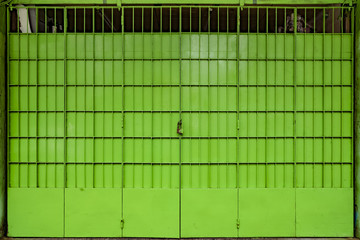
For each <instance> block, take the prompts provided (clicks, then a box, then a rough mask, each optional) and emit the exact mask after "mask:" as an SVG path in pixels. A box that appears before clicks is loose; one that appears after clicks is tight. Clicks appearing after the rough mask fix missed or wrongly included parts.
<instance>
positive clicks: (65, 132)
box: [63, 8, 68, 236]
mask: <svg viewBox="0 0 360 240" xmlns="http://www.w3.org/2000/svg"><path fill="white" fill-rule="evenodd" d="M67 13H68V9H67V8H64V83H63V84H64V86H63V90H64V133H63V134H64V136H63V137H64V165H63V167H64V186H63V187H64V199H63V201H64V203H65V196H66V187H67V186H66V185H67V179H66V178H67V130H66V120H67V114H66V109H67V101H66V99H67V94H66V93H67V89H66V88H67V74H66V72H67V27H68V21H67V20H68V19H67ZM63 216H64V220H63V225H64V226H65V206H64V210H63ZM63 236H65V228H64V230H63Z"/></svg>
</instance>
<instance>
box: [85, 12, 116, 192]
mask: <svg viewBox="0 0 360 240" xmlns="http://www.w3.org/2000/svg"><path fill="white" fill-rule="evenodd" d="M83 11H84V18H83V21H84V25H83V27H84V42H83V54H84V59H83V61H84V98H83V100H84V121H83V129H84V139H83V141H84V152H83V154H84V160H83V161H84V162H86V142H87V136H88V135H87V134H86V125H87V124H86V116H87V115H88V112H87V111H86V110H87V109H86V89H87V82H86V73H87V71H86V65H87V61H86V39H87V34H86V8H84V9H83ZM113 129H114V128H113ZM82 167H83V170H84V176H83V177H84V186H83V187H87V184H86V174H87V171H86V167H87V165H86V164H84V165H83V166H82Z"/></svg>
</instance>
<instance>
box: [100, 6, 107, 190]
mask: <svg viewBox="0 0 360 240" xmlns="http://www.w3.org/2000/svg"><path fill="white" fill-rule="evenodd" d="M101 12H102V19H101V25H102V27H101V36H102V80H103V82H102V84H101V90H102V123H103V124H102V138H101V143H102V158H103V159H102V161H101V170H102V178H103V179H102V187H103V188H105V179H106V178H105V164H104V162H105V161H104V159H105V137H106V133H105V121H106V113H105V39H106V38H105V9H104V8H101Z"/></svg>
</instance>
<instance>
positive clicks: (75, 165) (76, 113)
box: [73, 8, 81, 188]
mask: <svg viewBox="0 0 360 240" xmlns="http://www.w3.org/2000/svg"><path fill="white" fill-rule="evenodd" d="M77 11H78V9H77V8H74V32H75V33H74V35H75V43H74V45H75V60H74V64H75V73H74V75H75V83H74V85H75V86H74V88H75V91H74V92H75V107H74V109H75V112H74V115H75V124H74V125H75V127H74V129H75V138H74V149H75V156H74V157H75V163H74V165H73V166H74V168H75V177H74V179H75V180H74V181H75V183H74V184H75V188H77V187H78V185H77V183H78V178H77V175H78V174H77V169H78V164H77V163H78V161H77V145H78V144H77V142H78V141H79V140H80V138H78V137H80V136H78V132H79V129H78V128H80V126H79V124H78V116H79V113H78V99H77V93H78V89H79V88H78V85H79V83H78V79H77V75H78V71H77V67H78V65H79V62H78V54H77V53H78V50H77V42H78V31H77ZM80 114H81V113H80Z"/></svg>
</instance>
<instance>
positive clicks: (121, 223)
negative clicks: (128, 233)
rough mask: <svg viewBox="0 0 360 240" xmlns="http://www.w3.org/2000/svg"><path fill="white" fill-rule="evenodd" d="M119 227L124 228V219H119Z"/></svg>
mask: <svg viewBox="0 0 360 240" xmlns="http://www.w3.org/2000/svg"><path fill="white" fill-rule="evenodd" d="M120 228H121V229H124V219H121V220H120Z"/></svg>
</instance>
